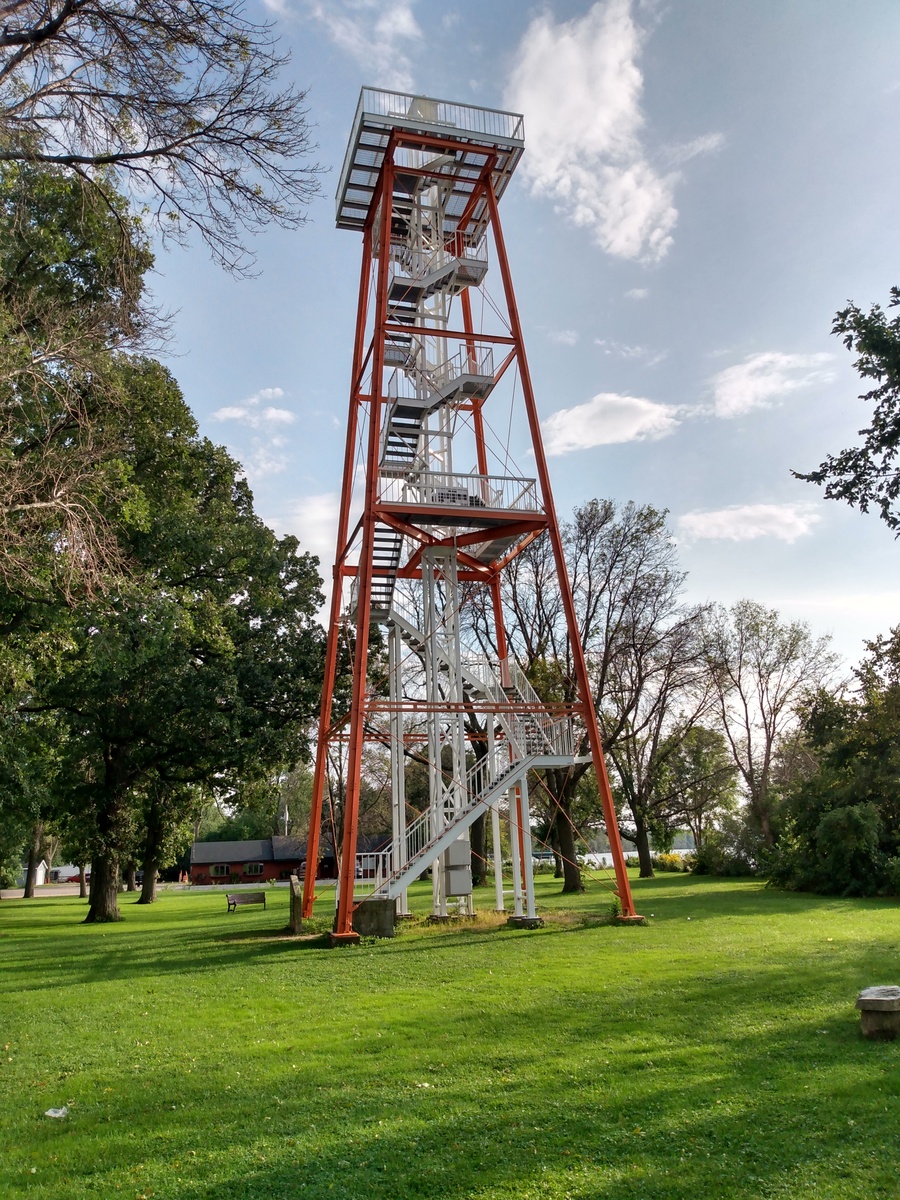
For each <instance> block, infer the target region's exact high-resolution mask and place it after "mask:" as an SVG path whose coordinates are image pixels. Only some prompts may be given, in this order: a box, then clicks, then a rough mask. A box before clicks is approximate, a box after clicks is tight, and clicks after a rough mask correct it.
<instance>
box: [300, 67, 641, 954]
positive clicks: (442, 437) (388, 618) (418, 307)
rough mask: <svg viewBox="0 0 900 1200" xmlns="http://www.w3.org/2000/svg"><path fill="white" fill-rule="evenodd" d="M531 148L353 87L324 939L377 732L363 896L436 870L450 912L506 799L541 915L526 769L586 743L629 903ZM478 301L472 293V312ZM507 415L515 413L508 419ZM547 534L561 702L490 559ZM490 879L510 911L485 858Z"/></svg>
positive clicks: (346, 879) (498, 563) (530, 904)
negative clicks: (389, 792) (491, 265)
mask: <svg viewBox="0 0 900 1200" xmlns="http://www.w3.org/2000/svg"><path fill="white" fill-rule="evenodd" d="M523 146H524V142H523V132H522V118H521V116H519V115H517V114H515V113H505V112H498V111H495V110H490V109H483V108H476V107H474V106H468V105H460V104H454V103H450V102H445V101H437V100H432V99H429V98H427V97H422V96H413V95H402V94H398V93H393V92H386V91H381V90H379V89H370V88H364V89H363V91H362V93H361V96H360V102H359V106H358V109H357V113H356V119H355V122H354V127H353V133H352V135H351V139H350V144H349V146H348V150H347V156H346V159H345V162H344V167H343V172H342V176H341V180H340V184H339V188H338V196H337V205H338V207H337V225H338V228H343V229H354V230H357V231H360V232H361V233H362V242H363V253H362V269H361V274H360V283H359V304H358V312H357V321H356V335H355V340H354V347H353V362H352V372H351V388H350V411H349V419H348V424H347V437H346V448H345V455H344V468H343V479H342V488H341V505H340V514H339V519H338V533H337V550H336V555H335V564H334V571H333V589H332V593H331V605H330V624H329V632H328V645H327V653H326V663H325V678H324V685H323V690H322V702H321V712H320V721H319V731H318V745H317V754H316V765H315V774H314V779H313V800H312V814H311V823H310V836H309V843H308V846H307V864H306V875H305V881H304V900H303V911H304V915H307V916H308V915H309V914H310V913H311V910H312V903H313V899H314V888H315V878H316V868H317V864H318V860H319V848H320V829H321V823H322V815H323V799H324V796H325V791H326V774H327V769H328V757H329V751H332V752H333V751H334V750H335V748H336V747H339V748H340V749H341V751H342V754H343V756H344V764H343V768H342V771H343V788H342V790H343V838H342V844H341V847H340V849H341V853H340V870H339V886H338V903H337V913H336V919H335V927H334V933H333V935H332V936H333V942H334V943H335V944H340V943H341V942H349V941H353V940H357V935H356V934H355V932H354V929H353V918H354V911H355V909H356V908H357V907H358V904H359V903H360V900H359V899H357V898H356V897H355V896H354V889H355V886H356V885H355V879H356V877H357V874H358V862H357V834H358V825H359V805H360V790H361V785H362V783H363V753H364V743H365V742H366V741H372V740H374V741H376V742H380V743H381V744H382V745H383V746H388V747H390V751H391V758H392V781H393V792H394V796H393V801H394V837H393V846H392V850H391V852H390V854H388V855H385V856H384V857H383V859H382V860H381V861H380V865H379V870H378V878H377V880H376V886H375V887H374V891H373V893H372V894H373V895H374V896H376V897H381V898H383V899H389V900H392V901H394V902H395V903H396V904H397V905H399V906H400V909H401V911H402V910H403V908H404V906H405V888H406V886H407V884H408V883H409V882H410V881H411V880H412V879H414V878H418V877H419V876H420V875H421V873H422V872H423V871H424V870H425V869H426V868H427V867H429V866H431V867H432V868H433V876H434V894H435V905H436V908H435V911H436V912H446V905H447V900H448V897H456V898H457V904H458V905H460V906H463V908H464V906H465V904H466V903H470V901H467V900H466V895H467V890H468V892H471V886H470V885H469V886H468V889H467V886H466V882H465V877H466V870H467V864H466V855H467V853H468V847H469V842H468V829H469V828H470V826H471V825H472V823H473V822H474V820H475V819H476V818H477V817H478V816H479V815H482V814H484V815H487V814H488V813H490V814H491V816H492V819H493V821H494V831H495V833H494V836H495V846H494V858H495V860H496V861H497V864H498V866H497V870H498V871H499V860H500V857H501V855H500V846H499V834H498V832H497V830H498V828H499V826H498V824H497V822H498V819H499V818H498V814H499V812H500V810H501V808H502V809H503V811H505V812H507V813H508V816H509V821H510V846H511V853H512V858H513V869H514V874H515V876H516V881H515V882H516V886H515V889H514V890H515V895H516V916H517V918H518V919H519V920H520V921H521V922H522V923H523V924H529V923H537V921H536V918H535V914H534V899H533V883H532V880H531V866H532V856H531V842H530V817H529V808H528V782H527V781H528V772H529V771H531V770H533V769H535V768H540V767H552V766H557V767H558V766H560V765H565V764H572V763H576V762H584V761H586V757H585V756H586V753H587V752H588V751H589V755H590V758H591V759H592V761H593V764H594V767H595V771H596V776H597V782H598V787H599V791H600V798H601V801H602V808H603V815H604V819H605V823H606V829H607V833H608V837H609V842H610V846H611V851H612V858H613V866H614V869H615V878H616V888H617V892H618V896H619V899H620V903H621V908H622V915H623V917H624V918H625V919H626V920H628V919H632V920H640V918H638V917H637V916H636V914H635V911H634V905H633V902H632V897H631V890H630V887H629V882H628V877H627V873H626V870H625V862H624V857H623V853H622V846H621V840H620V837H619V830H618V825H617V821H616V814H615V808H614V805H613V800H612V794H611V791H610V786H609V780H608V777H607V773H606V766H605V761H604V755H603V748H602V745H601V741H600V734H599V730H598V726H597V719H596V714H595V711H594V707H593V704H592V702H591V687H590V682H589V678H588V671H587V665H586V662H585V656H584V651H583V647H582V646H581V644H580V641H579V638H578V633H577V629H578V626H577V620H576V610H575V605H574V601H573V596H572V591H571V587H570V584H569V580H568V576H567V570H566V562H565V557H564V550H563V543H562V539H561V536H560V529H559V524H558V521H557V518H556V513H555V510H554V505H553V499H552V492H551V488H550V478H549V473H548V468H547V461H546V457H545V454H544V449H543V445H542V441H541V430H540V423H539V418H538V412H537V407H536V404H535V398H534V390H533V387H532V382H531V376H530V374H529V370H528V362H527V359H526V356H525V346H524V342H523V338H522V329H521V325H520V321H519V313H518V309H517V306H516V299H515V294H514V291H513V284H512V278H511V275H510V270H509V262H508V259H507V254H506V247H505V244H504V240H503V233H502V230H501V226H500V220H499V215H498V207H497V205H498V200H499V198H500V196H501V195H502V193H503V191H504V190H505V188H506V185H507V183H508V182H509V179H510V177H511V175H512V172H513V171H514V169H515V166H516V164H517V162H518V160H519V158H520V157H521V154H522V150H523ZM489 245H491V246H492V247H493V254H494V257H495V259H496V265H497V268H498V272H499V276H500V282H501V296H502V300H501V301H499V302H497V303H495V302H494V301H493V300H492V299H491V297H490V296H489V294H488V293H487V291H486V288H485V285H484V277H485V275H486V273H487V248H488V246H489ZM473 298H474V300H476V301H477V300H480V316H479V318H478V320H476V304H475V303H473ZM495 358H496V360H497V361H495ZM501 381H504V382H503V387H505V388H506V389H507V391H509V389H510V387H511V388H512V396H513V399H512V400H511V401H510V406H511V407H510V413H512V412H513V411H515V412H516V413H517V414H519V416H518V424H517V426H516V434H517V435H518V436H519V437H520V439H521V440H522V442H523V444H524V446H525V450H526V452H527V451H528V450H530V451H531V452H533V456H534V458H533V461H534V468H535V472H536V479H525V478H522V477H520V476H518V475H512V474H510V471H509V462H510V458H511V452H510V445H509V440H507V443H506V444H505V445H501V446H500V448H499V450H498V448H497V446H496V445H495V444H494V441H492V438H493V437H494V435H493V434H492V431H491V427H490V425H489V422H488V419H487V417H486V415H485V412H484V408H485V403H486V401H487V400H488V397H491V398H492V402H493V401H494V399H495V397H496V395H499V394H500V389H501ZM495 389H497V390H496V391H495ZM508 428H509V429H510V430H512V429H513V428H514V420H513V418H512V416H511V417H510V419H509V422H508ZM495 440H496V439H495ZM463 453H468V454H469V455H470V456H471V461H472V466H471V468H470V469H468V470H466V471H460V470H459V469H458V465H459V461H458V460H459V458H460V456H461V454H463ZM492 463H493V464H494V466H495V467H496V473H494V474H491V466H492ZM360 480H361V484H362V496H361V497H360V496H359V495H358V489H359V484H360ZM541 536H542V537H547V538H549V539H550V542H551V544H552V548H553V557H554V562H555V567H556V572H557V574H558V579H559V586H560V593H561V598H562V604H563V608H564V614H565V620H566V623H567V627H568V632H569V639H570V643H571V647H572V665H573V668H574V675H575V681H576V683H577V690H576V695H577V700H576V701H575V702H574V703H569V704H566V705H562V704H556V705H549V704H544V703H542V701H541V700H540V699H539V698H538V697H537V695H536V694H535V693H534V691H533V690H532V689H531V687H530V685H529V684H528V682H527V680H525V678H524V676H523V674H522V672H521V671H520V670H519V669H518V668H517V666H516V663H515V659H514V656H513V655H512V654H511V651H510V644H509V643H510V638H509V636H508V635H509V634H510V633H511V630H510V629H509V628H508V626H507V623H506V622H507V618H506V617H505V616H504V612H503V601H502V595H503V589H502V582H503V573H504V571H505V570H506V568H507V567H508V566H509V564H510V563H511V562H512V560H513V559H514V558H515V557H516V556H517V555H518V554H519V553H520V552H521V551H522V550H523V549H524V548H525V547H526V546H527V545H528V544H529V543H530V542H531V541H533V540H534V539H535V538H537V537H541ZM348 585H349V586H348ZM404 588H405V589H407V599H404V598H403V597H402V596H401V592H402V591H403V589H404ZM348 592H349V595H348ZM408 595H412V600H409V599H408ZM473 597H476V598H478V599H477V600H476V601H475V603H477V604H478V605H479V611H480V612H481V613H482V614H487V618H488V625H489V634H490V635H489V641H490V643H491V646H492V650H493V658H492V659H491V660H490V661H488V658H489V656H486V655H485V654H484V653H483V649H484V638H483V637H482V639H481V642H480V647H479V648H480V650H481V651H482V653H480V654H478V655H473V654H472V652H471V651H470V649H468V648H467V644H466V639H467V634H466V631H465V628H464V627H465V626H466V612H467V605H470V604H471V603H472V602H473ZM375 625H379V626H382V627H384V628H385V629H386V630H387V640H388V651H389V653H388V669H387V674H388V676H389V687H388V689H387V694H385V688H384V686H381V685H379V684H378V682H377V681H374V680H373V679H371V678H370V644H371V639H372V634H373V627H374V626H375ZM342 638H343V639H345V640H346V645H347V648H348V653H350V654H351V655H352V664H353V667H352V689H351V697H350V704H349V711H344V712H342V713H341V715H340V717H339V718H335V716H334V714H333V708H334V691H335V681H336V675H337V671H338V660H339V655H340V651H341V644H342ZM469 640H471V639H469ZM404 655H405V657H404ZM379 662H383V656H380V657H379ZM404 664H405V665H404ZM473 718H474V719H475V720H476V721H477V722H479V723H480V724H479V725H478V726H477V727H478V728H480V730H481V735H480V737H481V746H480V748H478V749H477V752H476V753H475V754H474V758H475V761H474V763H473V761H472V759H473V752H472V748H473V743H472V735H471V729H472V726H471V725H468V726H467V725H466V721H467V720H471V719H473ZM576 726H577V728H578V730H579V731H580V732H579V736H578V737H577V738H576V736H575V733H574V730H575V728H576ZM467 739H468V741H467ZM576 742H578V744H579V745H580V747H581V749H582V751H583V753H582V756H581V757H579V756H578V754H577V753H576ZM416 749H418V751H419V753H418V757H419V760H420V761H422V760H423V759H424V760H425V761H427V763H428V770H429V779H430V795H431V803H430V806H429V810H428V811H426V812H425V813H422V814H420V815H419V816H418V817H417V818H416V819H415V820H414V821H413V822H412V823H411V824H409V825H407V822H406V805H405V799H404V796H405V792H404V787H405V785H404V761H405V757H408V756H409V754H410V752H411V750H416ZM335 850H336V851H337V850H338V847H337V846H335ZM454 881H456V882H454ZM497 895H498V907H501V908H502V907H503V900H502V896H503V893H502V890H501V883H500V881H499V875H498V877H497Z"/></svg>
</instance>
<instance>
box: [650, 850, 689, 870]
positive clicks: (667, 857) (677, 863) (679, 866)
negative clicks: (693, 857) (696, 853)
mask: <svg viewBox="0 0 900 1200" xmlns="http://www.w3.org/2000/svg"><path fill="white" fill-rule="evenodd" d="M687 857H688V856H687V855H684V854H654V855H653V858H652V859H651V862H652V863H653V870H654V871H689V870H690V869H691V863H689V862H688V861H687Z"/></svg>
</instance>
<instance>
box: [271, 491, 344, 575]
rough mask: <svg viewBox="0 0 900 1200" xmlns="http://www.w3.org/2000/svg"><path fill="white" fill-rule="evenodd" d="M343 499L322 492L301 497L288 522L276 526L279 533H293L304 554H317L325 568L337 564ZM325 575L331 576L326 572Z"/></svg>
mask: <svg viewBox="0 0 900 1200" xmlns="http://www.w3.org/2000/svg"><path fill="white" fill-rule="evenodd" d="M339 509H340V496H339V495H338V493H337V492H320V493H318V494H317V495H313V496H301V497H300V499H299V500H297V501H295V503H294V504H293V506H292V508H291V511H290V514H289V516H288V517H287V518H286V519H282V520H279V521H277V522H276V528H278V532H279V533H292V534H293V535H294V536H295V537H296V538H298V539H299V541H300V545H301V547H302V549H303V550H308V551H309V552H310V554H317V555H318V556H319V562H320V563H321V564H322V565H323V566H326V567H327V566H329V564H331V563H332V562H334V547H335V539H336V538H337V523H338V513H339ZM322 574H323V575H328V574H330V572H328V571H324V572H322Z"/></svg>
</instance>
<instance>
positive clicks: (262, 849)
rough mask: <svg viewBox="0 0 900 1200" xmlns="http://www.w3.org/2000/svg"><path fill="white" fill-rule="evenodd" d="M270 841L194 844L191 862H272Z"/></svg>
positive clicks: (267, 839) (263, 839)
mask: <svg viewBox="0 0 900 1200" xmlns="http://www.w3.org/2000/svg"><path fill="white" fill-rule="evenodd" d="M272 861H273V855H272V839H271V838H262V839H260V840H258V841H251V842H194V844H193V846H191V862H192V863H197V864H202V865H204V866H205V865H206V864H207V863H233V862H235V863H236V862H272Z"/></svg>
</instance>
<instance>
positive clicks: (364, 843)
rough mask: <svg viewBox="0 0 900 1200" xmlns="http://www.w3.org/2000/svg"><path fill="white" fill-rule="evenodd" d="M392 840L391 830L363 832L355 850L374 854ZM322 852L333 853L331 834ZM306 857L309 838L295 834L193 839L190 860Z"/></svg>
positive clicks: (208, 862) (204, 862) (200, 864)
mask: <svg viewBox="0 0 900 1200" xmlns="http://www.w3.org/2000/svg"><path fill="white" fill-rule="evenodd" d="M390 844H391V835H390V834H389V833H382V834H360V836H359V838H358V839H357V843H356V852H357V854H374V853H378V852H379V851H381V850H387V849H388V848H389V847H390ZM319 854H320V855H321V856H324V857H329V856H332V857H333V855H334V849H333V847H332V845H331V840H330V839H329V838H327V837H323V838H322V840H321V842H320V843H319ZM305 858H306V842H305V841H301V840H300V838H295V837H271V838H260V839H258V840H256V841H249V842H194V844H193V846H191V862H192V863H193V864H195V865H196V866H198V867H206V866H210V865H211V864H212V863H245V862H303V861H304V860H305Z"/></svg>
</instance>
